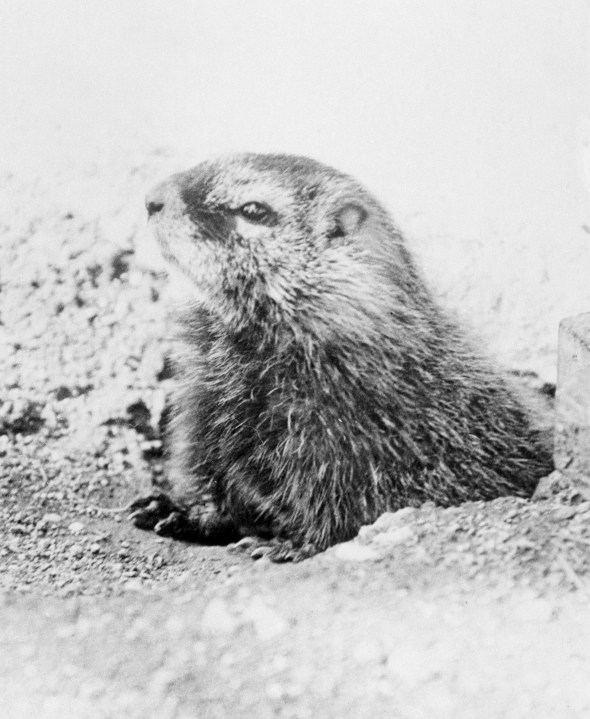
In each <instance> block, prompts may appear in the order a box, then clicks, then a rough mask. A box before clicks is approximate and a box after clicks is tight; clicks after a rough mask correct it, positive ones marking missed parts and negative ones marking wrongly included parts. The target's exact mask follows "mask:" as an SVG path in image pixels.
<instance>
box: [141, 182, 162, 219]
mask: <svg viewBox="0 0 590 719" xmlns="http://www.w3.org/2000/svg"><path fill="white" fill-rule="evenodd" d="M165 190H166V188H165V186H164V184H162V183H161V184H159V185H156V187H153V188H152V189H151V190H150V191H149V192H148V193H147V195H146V196H145V207H146V209H147V213H148V218H149V217H152V216H153V215H157V214H158V212H161V211H162V210H163V209H164V205H165V204H166V192H165Z"/></svg>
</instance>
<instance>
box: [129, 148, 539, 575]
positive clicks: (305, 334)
mask: <svg viewBox="0 0 590 719" xmlns="http://www.w3.org/2000/svg"><path fill="white" fill-rule="evenodd" d="M146 204H147V209H148V214H149V218H150V219H149V222H150V224H151V225H152V226H153V229H154V231H155V236H156V238H157V241H158V243H159V245H160V248H161V251H162V253H163V255H164V257H165V258H166V260H167V261H168V262H169V263H170V264H171V265H172V266H173V267H175V268H177V269H178V270H179V271H180V272H181V273H182V274H183V275H185V276H186V277H187V278H188V280H189V281H190V284H191V287H192V288H193V292H192V296H191V297H189V299H188V300H187V301H186V302H185V303H184V305H183V306H182V307H181V308H180V309H179V310H178V316H177V327H178V329H179V331H178V336H177V340H176V350H175V362H176V372H177V377H176V389H175V391H174V395H173V398H172V402H173V409H172V415H173V416H172V419H171V426H170V449H169V455H170V456H169V467H170V470H169V473H170V479H171V482H172V485H173V487H174V491H173V493H172V496H168V495H166V494H162V493H156V494H152V495H150V496H147V497H142V498H139V499H138V500H136V501H135V502H133V503H132V505H130V509H131V512H132V514H131V519H132V521H133V522H134V523H135V525H136V526H138V527H141V528H146V529H155V531H156V532H157V533H158V534H161V535H168V536H172V537H176V538H178V539H185V540H190V541H196V542H201V543H225V542H229V541H235V540H237V539H239V538H240V537H248V536H256V537H259V538H261V541H262V542H263V546H264V550H263V551H262V552H260V548H259V547H258V548H257V553H256V554H255V556H258V555H260V554H261V553H266V554H267V556H268V557H269V558H270V559H272V560H274V561H285V560H294V561H297V560H300V559H304V558H306V557H309V556H311V555H313V554H315V553H317V552H320V551H322V550H324V549H326V548H327V547H329V546H330V545H333V544H335V543H337V542H341V541H343V540H347V539H350V538H351V537H353V536H354V535H355V534H356V533H357V532H358V530H359V528H360V527H361V525H363V524H368V523H370V522H373V521H374V520H375V519H376V518H377V517H378V516H379V515H380V514H382V513H383V512H385V511H394V510H396V509H399V508H401V507H405V506H413V507H417V506H419V505H420V504H421V503H423V502H426V501H428V500H431V501H433V502H435V503H436V504H438V505H442V506H448V505H453V504H457V503H460V502H463V501H465V500H488V499H493V498H495V497H500V496H504V495H518V496H521V497H529V496H530V495H531V494H532V492H533V490H534V489H535V486H536V484H537V481H538V479H539V478H540V477H541V476H543V475H545V474H547V473H549V472H550V471H551V469H552V458H551V447H550V444H549V443H548V442H547V441H546V439H545V438H544V437H542V436H541V433H540V432H539V431H538V430H537V429H535V428H534V427H533V425H532V423H531V420H530V416H529V412H528V410H527V408H526V407H525V406H524V405H523V403H522V402H521V400H519V399H518V398H517V396H516V395H515V394H514V392H513V391H512V390H511V389H510V386H509V384H508V382H507V380H506V379H505V378H504V377H503V376H502V375H501V373H500V372H499V371H498V370H496V369H495V368H494V367H492V366H491V364H490V363H489V362H488V361H487V360H486V359H484V358H482V357H481V356H479V355H478V354H477V353H476V352H474V351H473V349H472V347H471V344H470V342H469V341H468V340H467V339H466V338H465V337H464V333H463V332H462V331H461V330H460V329H459V328H458V326H457V325H456V323H455V322H454V321H452V320H451V319H450V318H449V317H447V315H446V314H445V312H444V311H442V309H441V308H440V307H439V306H438V305H437V303H436V302H435V300H434V299H433V296H432V294H431V293H430V291H429V290H428V288H427V286H426V284H425V282H424V281H423V279H422V276H421V274H420V272H419V271H418V270H417V268H416V265H415V263H414V261H413V258H412V256H411V255H410V253H409V251H408V248H407V246H406V244H405V242H404V238H403V237H402V235H401V233H400V232H399V230H398V229H397V228H396V226H395V224H394V223H393V221H392V219H391V217H390V216H389V215H388V213H387V212H386V210H385V209H384V208H383V207H382V206H381V205H380V204H379V203H378V202H377V201H376V200H375V199H374V198H373V197H372V196H371V194H369V193H368V192H367V191H366V190H365V189H364V188H363V187H362V186H361V185H360V184H359V183H357V182H356V181H355V180H354V179H353V178H351V177H349V176H347V175H345V174H343V173H341V172H339V171H337V170H334V169H332V168H330V167H327V166H325V165H323V164H320V163H319V162H315V161H313V160H310V159H307V158H304V157H294V156H289V155H257V154H238V155H231V156H228V157H222V158H220V159H216V160H212V161H209V162H205V163H203V164H201V165H199V166H197V167H196V168H194V169H192V170H189V171H187V172H183V173H180V174H177V175H173V176H172V177H171V178H170V179H168V180H167V181H165V182H163V183H162V184H160V185H159V186H158V187H156V188H155V189H154V190H153V191H152V192H151V193H150V194H149V195H148V197H147V202H146Z"/></svg>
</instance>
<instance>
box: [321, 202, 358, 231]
mask: <svg viewBox="0 0 590 719" xmlns="http://www.w3.org/2000/svg"><path fill="white" fill-rule="evenodd" d="M366 219H367V211H366V210H365V209H364V207H361V206H360V205H357V204H354V203H349V204H347V205H345V206H344V207H341V208H340V209H339V210H338V212H337V213H336V216H335V217H334V229H333V230H332V232H331V233H330V237H348V235H353V234H355V233H356V232H358V231H359V230H360V228H361V227H362V225H363V223H364V221H365V220H366Z"/></svg>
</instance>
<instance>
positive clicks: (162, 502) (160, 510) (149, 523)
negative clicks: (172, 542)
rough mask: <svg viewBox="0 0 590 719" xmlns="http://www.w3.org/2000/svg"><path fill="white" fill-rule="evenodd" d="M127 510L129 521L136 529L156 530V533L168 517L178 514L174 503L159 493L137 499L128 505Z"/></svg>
mask: <svg viewBox="0 0 590 719" xmlns="http://www.w3.org/2000/svg"><path fill="white" fill-rule="evenodd" d="M127 510H128V511H129V512H130V514H129V519H130V520H131V521H132V522H133V524H134V525H135V526H136V527H138V528H139V529H156V531H158V529H157V528H158V527H159V526H160V525H161V524H162V523H163V522H165V520H166V519H167V518H168V517H170V516H171V515H173V514H176V513H178V507H177V506H176V505H175V504H174V502H173V501H172V500H171V499H170V498H169V497H168V496H167V495H165V494H161V493H159V494H150V495H148V496H146V497H138V498H137V499H135V500H134V501H133V502H131V504H129V506H128V507H127ZM158 533H160V532H158ZM163 533H164V532H163Z"/></svg>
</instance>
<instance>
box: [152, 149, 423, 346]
mask: <svg viewBox="0 0 590 719" xmlns="http://www.w3.org/2000/svg"><path fill="white" fill-rule="evenodd" d="M146 206H147V209H148V214H149V216H150V224H151V225H152V226H153V228H154V231H155V235H156V238H157V241H158V242H159V245H160V247H161V249H162V252H163V255H164V257H165V258H166V259H167V260H168V261H169V262H170V263H171V264H172V265H174V266H175V267H176V268H178V269H179V270H180V271H181V272H182V273H184V274H185V275H186V276H187V277H188V278H189V279H190V281H191V284H192V285H194V287H195V291H196V292H197V293H198V296H199V298H200V301H201V302H203V303H204V304H205V305H206V306H207V308H208V309H209V310H210V311H212V312H216V313H217V314H218V315H219V316H220V317H221V318H222V319H223V320H225V321H227V322H228V323H230V324H232V325H236V326H241V327H244V326H247V325H248V324H252V323H255V322H257V321H260V322H266V323H268V322H269V321H271V322H276V323H281V322H284V321H287V322H289V323H290V325H291V326H297V327H299V328H301V329H309V330H313V331H322V332H325V331H326V326H328V327H329V328H331V329H332V330H333V331H336V330H337V329H338V328H340V329H344V330H345V331H347V332H353V331H354V328H355V327H358V328H359V329H360V328H362V329H363V331H364V332H365V333H366V332H367V329H368V328H369V327H370V326H371V325H372V324H375V323H378V324H380V323H381V320H382V319H383V318H384V317H385V316H386V315H387V314H388V312H389V311H390V310H391V307H392V302H395V299H396V296H398V301H399V304H400V305H401V306H403V305H404V298H403V297H399V295H404V297H405V295H406V293H407V291H408V282H409V281H410V280H411V278H412V277H413V268H412V267H411V264H410V263H409V258H407V256H406V252H405V250H404V248H403V245H402V240H401V236H400V235H399V233H398V232H397V231H396V230H395V228H394V227H393V225H392V223H391V220H390V219H389V217H388V215H387V213H386V212H385V210H384V209H383V208H382V207H381V206H380V205H379V203H378V202H377V201H376V200H375V199H374V198H373V197H372V196H371V195H370V194H369V193H368V192H367V191H366V190H365V189H364V188H363V187H362V186H361V185H359V184H358V183H357V182H356V181H355V180H353V179H352V178H350V177H348V176H347V175H344V174H343V173H340V172H338V171H336V170H333V169H332V168H329V167H326V166H325V165H322V164H320V163H318V162H315V161H313V160H310V159H307V158H302V157H294V156H289V155H255V154H240V155H231V156H226V157H221V158H219V159H215V160H211V161H208V162H205V163H202V164H201V165H198V166H197V167H195V168H194V169H191V170H188V171H187V172H183V173H179V174H176V175H173V176H172V177H170V178H169V179H168V180H166V181H165V182H163V183H161V184H160V185H158V186H157V187H156V188H155V189H154V190H152V191H151V192H150V193H149V194H148V197H147V199H146ZM405 305H406V306H407V301H406V302H405Z"/></svg>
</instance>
